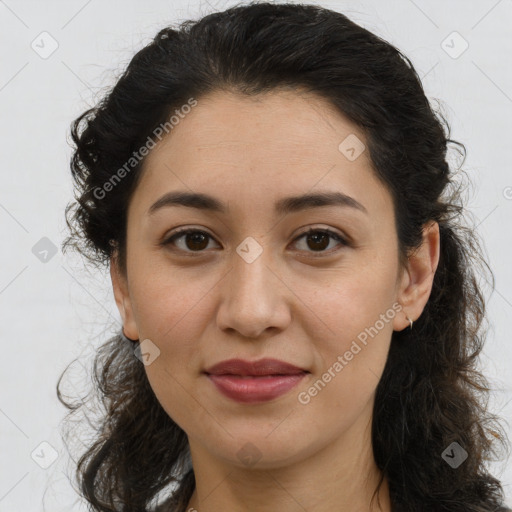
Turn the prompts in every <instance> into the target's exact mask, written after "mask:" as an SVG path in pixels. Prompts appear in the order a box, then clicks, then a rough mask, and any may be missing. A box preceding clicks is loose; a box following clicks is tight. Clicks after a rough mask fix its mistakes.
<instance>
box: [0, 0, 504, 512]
mask: <svg viewBox="0 0 512 512" xmlns="http://www.w3.org/2000/svg"><path fill="white" fill-rule="evenodd" d="M231 5H234V2H225V1H221V0H219V1H215V0H211V2H210V4H208V3H206V2H204V1H203V2H201V3H198V2H192V1H190V2H188V3H187V2H184V1H183V2H179V1H173V2H172V3H171V2H169V1H163V0H146V1H144V2H141V1H135V0H124V1H122V2H121V1H119V2H115V1H112V0H110V1H105V0H103V1H101V2H100V1H99V0H89V1H87V0H67V1H64V0H62V1H60V2H59V1H57V0H51V1H50V0H48V1H45V2H41V1H26V0H25V1H23V0H5V1H0V39H1V44H0V113H1V114H0V141H1V154H0V159H1V165H0V173H1V174H0V175H1V188H0V226H1V237H2V251H1V261H0V319H1V321H0V333H1V342H2V351H3V357H2V358H1V359H0V369H1V370H0V371H1V373H0V379H1V380H0V389H1V398H0V433H1V439H0V450H1V452H0V460H1V461H2V462H1V465H0V512H17V511H23V512H33V511H42V510H51V511H53V512H59V511H71V510H74V511H75V510H82V509H83V510H85V507H84V505H83V504H82V505H79V501H78V499H77V495H76V493H75V492H74V490H73V489H72V487H71V485H70V483H69V482H68V480H67V478H66V473H68V474H71V473H72V470H73V462H72V460H71V459H70V458H69V456H68V454H67V450H66V446H65V445H64V443H63V441H62V439H61V435H60V432H59V423H60V421H61V420H62V418H63V417H64V414H65V412H66V411H65V409H64V408H63V407H62V406H61V404H60V403H59V402H58V401H57V398H56V393H55V386H56V382H57V379H58V377H59V376H60V374H61V372H62V371H63V370H64V368H65V366H66V365H67V364H68V363H70V362H71V361H72V360H73V359H74V358H75V357H78V356H79V355H81V358H80V360H79V361H81V363H80V362H79V363H76V364H78V365H80V364H88V363H87V361H88V358H90V357H91V355H92V354H93V353H94V349H95V347H97V346H99V345H100V344H101V343H103V342H104V341H105V340H106V339H107V337H108V336H109V335H111V334H113V333H114V332H116V330H117V329H118V327H119V325H120V324H119V316H118V313H117V309H116V307H115V303H114V301H113V296H112V292H111V285H110V278H109V276H108V274H107V273H106V272H104V271H103V272H99V271H97V272H94V271H89V270H87V269H84V267H83V263H82V261H81V260H80V259H79V258H77V257H75V256H73V255H72V254H71V253H67V254H66V255H62V253H61V251H60V243H61V242H62V240H63V238H64V236H65V234H66V230H65V222H64V208H65V206H66V204H67V203H68V201H70V200H71V199H72V188H71V177H70V171H69V157H70V155H71V148H70V146H69V144H68V140H69V139H68V133H69V125H70V123H71V121H72V120H73V119H74V118H75V117H76V116H78V115H79V114H80V113H81V112H82V111H83V110H85V109H86V108H88V107H89V106H92V105H93V104H94V103H95V102H96V101H97V100H99V99H100V98H101V95H102V92H104V91H105V90H106V88H107V87H109V86H111V85H113V83H114V81H115V78H116V76H119V74H120V73H121V72H122V71H123V70H124V67H125V66H126V65H127V63H128V62H129V60H130V58H131V57H132V56H133V54H134V53H135V52H136V51H137V50H138V49H140V48H141V47H142V46H144V45H145V44H147V43H149V41H150V40H151V38H152V37H153V36H154V35H155V34H156V32H157V31H158V30H159V29H160V28H163V26H165V25H168V24H171V23H174V22H177V21H178V22H179V21H183V20H185V19H187V18H193V19H196V18H198V17H200V16H202V15H205V14H208V13H209V12H212V11H213V10H223V9H224V8H227V7H229V6H231ZM319 5H322V6H325V7H329V8H331V9H334V10H338V11H340V12H343V13H345V14H346V15H347V16H349V18H351V19H352V20H353V21H355V22H356V23H359V24H361V25H362V26H364V27H365V28H367V29H369V30H371V31H373V32H374V33H376V34H378V35H379V36H381V37H383V38H384V39H386V40H387V41H389V42H391V43H392V44H394V45H396V46H397V47H398V48H399V49H401V50H402V51H403V52H404V53H405V54H406V55H407V56H408V57H409V58H410V59H411V60H412V62H413V63H414V65H415V67H416V69H417V71H418V74H419V75H420V77H421V78H422V79H423V83H424V87H425V91H426V93H427V96H428V97H429V98H431V99H432V98H438V99H439V100H440V101H441V102H442V105H443V108H444V111H445V112H446V115H447V117H448V120H449V122H450V124H451V127H452V133H451V135H452V138H454V139H456V140H458V141H461V142H463V143H464V144H465V145H466V148H467V150H468V157H467V160H466V163H465V165H464V169H465V170H466V171H467V172H468V173H469V175H470V176H471V179H472V181H473V183H474V185H475V186H474V189H473V190H474V193H472V194H470V196H469V197H468V208H469V210H470V211H471V212H472V213H473V215H474V222H475V224H478V231H479V233H480V235H481V237H482V238H483V240H484V246H485V248H486V251H487V254H488V258H489V261H490V264H491V267H492V269H493V272H494V274H495V276H496V291H495V292H494V293H493V294H492V295H491V296H490V298H489V301H488V308H489V309H488V312H489V316H488V320H489V323H490V325H491V330H490V332H489V337H488V342H487V344H486V347H485V350H484V354H483V356H482V359H481V361H482V367H483V369H484V371H485V373H486V375H487V376H488V378H489V379H490V382H491V385H492V387H493V389H494V393H493V398H492V401H491V404H490V407H491V409H492V410H493V411H494V412H496V413H499V414H501V415H502V416H503V417H504V418H505V419H506V420H508V422H509V423H510V418H511V416H512V373H511V372H510V363H511V361H512V343H511V338H510V328H509V323H508V320H509V318H510V317H511V316H512V291H511V290H512V273H511V272H510V262H511V261H512V240H511V239H512V235H511V228H510V220H511V218H512V189H511V188H510V187H512V172H511V161H512V151H511V148H512V141H511V135H512V121H511V119H512V72H511V67H510V55H512V31H511V28H510V27H511V26H512V2H511V1H510V0H479V1H476V0H471V1H468V0H456V1H455V0H449V1H447V0H430V1H426V0H414V1H413V0H393V1H389V0H388V1H385V2H383V1H378V0H371V1H369V0H367V1H363V2H355V1H346V2H344V1H337V2H333V1H330V2H320V3H319ZM44 31H46V32H48V33H49V34H50V35H51V37H52V38H53V39H55V40H56V41H57V43H58V48H57V49H56V51H55V52H54V53H53V54H52V55H50V56H49V57H48V58H46V59H43V58H42V57H41V56H40V55H39V54H38V53H36V51H34V50H33V49H32V47H31V44H32V42H33V41H35V43H34V44H39V46H40V47H41V46H42V43H41V37H48V36H40V34H41V33H42V32H44ZM453 31H457V32H458V33H459V34H460V35H461V36H462V38H464V40H466V41H467V43H468V44H469V47H468V49H467V50H466V51H465V52H464V53H463V54H462V55H460V56H459V57H458V58H452V57H451V56H450V55H448V54H447V52H446V51H445V50H444V49H443V47H442V42H443V41H444V40H445V39H446V38H447V37H448V36H449V35H450V34H452V32H453ZM452 37H453V36H452ZM49 41H50V40H49V39H46V43H45V48H49ZM448 41H450V39H448ZM461 42H462V40H457V39H455V40H454V43H453V45H454V46H455V50H457V49H458V48H460V46H457V45H460V44H461ZM448 44H451V43H448ZM507 187H509V188H507ZM507 191H508V195H507ZM43 237H48V238H49V239H50V240H51V241H52V242H53V244H55V246H56V247H58V248H59V250H58V252H57V254H56V255H55V256H53V257H52V258H51V259H49V261H47V262H46V263H44V262H42V261H40V260H39V259H38V258H37V257H36V256H35V255H34V254H33V252H32V248H33V247H34V246H35V244H36V243H38V242H39V241H40V239H41V238H43ZM486 297H489V292H488V291H487V293H486ZM77 375H79V374H78V373H77ZM84 386H85V387H84ZM65 389H69V392H70V393H71V394H73V393H74V392H75V390H76V392H80V391H81V392H82V393H84V392H85V391H86V390H87V389H88V388H87V382H86V383H83V382H80V381H78V382H77V384H76V387H75V388H74V389H72V388H71V387H70V386H69V385H67V387H66V388H65ZM84 390H85V391H84ZM505 427H506V428H507V431H508V433H509V436H510V432H511V430H510V428H511V425H510V424H509V425H507V424H505ZM510 437H511V438H512V436H510ZM42 442H47V443H49V444H50V445H51V446H52V447H53V448H54V449H55V450H56V452H57V453H58V458H57V460H56V461H55V462H54V463H53V464H52V465H51V466H49V467H48V469H43V468H41V467H40V466H39V465H38V464H36V462H35V461H34V460H33V459H32V457H31V454H32V453H33V452H34V450H36V449H37V450H36V452H35V454H36V455H37V454H39V457H40V459H39V460H43V459H44V458H45V457H49V456H50V455H51V449H50V448H49V447H48V446H46V445H43V447H39V445H40V443H42ZM38 447H39V448H38ZM78 448H80V447H78ZM43 453H44V455H43ZM79 453H81V452H80V450H79ZM36 455H34V458H37V457H36ZM75 457H76V454H75ZM507 466H508V467H507ZM491 469H492V471H493V473H494V474H495V476H497V477H498V478H501V479H502V480H503V483H504V485H505V489H506V493H507V496H508V500H507V501H508V504H509V505H510V504H512V486H511V484H512V469H511V468H510V464H509V463H507V462H506V461H502V462H499V463H495V464H493V465H492V466H491Z"/></svg>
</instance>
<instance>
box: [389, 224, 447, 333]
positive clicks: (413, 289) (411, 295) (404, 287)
mask: <svg viewBox="0 0 512 512" xmlns="http://www.w3.org/2000/svg"><path fill="white" fill-rule="evenodd" d="M439 255H440V234H439V224H438V223H437V222H434V221H431V222H429V223H427V224H426V225H425V226H424V228H423V242H422V245H421V246H420V247H419V248H418V249H417V250H416V251H414V252H413V253H412V254H411V255H410V256H409V258H408V264H407V269H405V270H404V278H403V280H402V283H401V285H400V289H399V292H398V298H397V300H398V302H399V303H400V304H401V305H402V307H403V310H402V312H401V314H400V315H397V317H395V322H394V330H396V331H401V330H403V329H405V328H406V327H409V326H410V321H409V320H408V319H407V317H408V318H409V319H410V320H413V321H416V320H417V319H418V318H419V317H420V316H421V314H422V312H423V309H424V308H425V305H426V304H427V302H428V299H429V297H430V293H431V291H432V285H433V282H434V275H435V272H436V270H437V266H438V263H439Z"/></svg>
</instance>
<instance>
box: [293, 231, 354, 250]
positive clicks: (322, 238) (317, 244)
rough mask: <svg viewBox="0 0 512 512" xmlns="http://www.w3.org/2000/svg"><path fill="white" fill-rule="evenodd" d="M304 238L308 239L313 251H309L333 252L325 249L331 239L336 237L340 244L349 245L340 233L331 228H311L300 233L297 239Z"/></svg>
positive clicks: (307, 243) (309, 246) (309, 247)
mask: <svg viewBox="0 0 512 512" xmlns="http://www.w3.org/2000/svg"><path fill="white" fill-rule="evenodd" d="M302 238H305V239H306V241H307V242H306V246H307V248H308V249H311V251H307V252H319V253H323V252H327V253H331V252H333V251H326V250H325V249H326V248H327V247H328V246H329V243H330V240H332V239H334V240H336V241H337V242H338V243H339V244H341V245H343V246H348V245H349V244H348V242H347V241H346V240H345V239H343V238H342V237H341V236H340V235H338V233H335V232H334V231H331V230H330V229H310V230H308V231H306V233H303V234H302V235H300V236H299V237H298V238H296V240H300V239H302Z"/></svg>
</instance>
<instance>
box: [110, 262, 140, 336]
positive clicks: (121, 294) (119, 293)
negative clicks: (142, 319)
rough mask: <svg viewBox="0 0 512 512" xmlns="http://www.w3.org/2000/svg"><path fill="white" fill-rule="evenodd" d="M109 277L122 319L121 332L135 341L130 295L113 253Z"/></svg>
mask: <svg viewBox="0 0 512 512" xmlns="http://www.w3.org/2000/svg"><path fill="white" fill-rule="evenodd" d="M110 277H111V279H112V288H113V290H114V297H115V300H116V304H117V308H118V309H119V314H120V315H121V318H122V319H123V330H124V333H125V335H126V336H128V338H131V339H132V340H136V339H138V338H139V333H138V329H137V324H136V322H135V316H134V314H133V308H132V303H131V299H130V294H129V292H128V282H127V277H126V276H125V275H124V274H123V273H122V272H121V271H120V269H119V266H118V262H117V255H116V253H114V254H113V255H112V257H111V258H110Z"/></svg>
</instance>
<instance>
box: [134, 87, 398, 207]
mask: <svg viewBox="0 0 512 512" xmlns="http://www.w3.org/2000/svg"><path fill="white" fill-rule="evenodd" d="M345 141H349V142H348V144H349V145H350V144H352V145H354V141H355V142H356V145H357V144H360V147H356V150H357V151H358V152H360V151H362V152H360V154H359V156H357V158H355V159H353V158H352V159H350V158H347V155H346V153H344V150H346V146H347V143H346V142H345ZM340 145H341V146H340ZM363 145H364V146H366V140H365V136H364V133H363V132H362V130H361V129H359V128H358V127H357V126H356V125H354V124H353V123H351V122H350V121H349V120H348V119H347V118H346V117H345V116H343V115H342V114H340V113H339V112H338V111H336V110H335V108H334V107H333V106H332V105H331V104H330V103H329V102H327V101H326V100H324V99H323V98H320V97H318V96H316V95H314V94H311V93H306V92H304V91H290V90H278V91H272V92H270V93H265V94H261V95H257V96H252V97H248V96H242V95H240V94H235V93H231V92H215V93H212V94H210V95H208V96H205V97H202V98H199V99H198V102H197V105H196V106H195V107H193V108H192V109H191V111H190V112H189V113H188V114H186V115H183V116H182V118H181V119H180V121H179V123H178V124H176V125H175V126H174V127H173V129H172V130H171V131H170V132H169V134H168V135H167V136H166V137H165V138H164V139H163V140H162V141H161V142H160V143H158V144H157V146H156V147H155V148H154V149H152V150H151V151H150V153H149V154H148V156H147V157H146V160H145V162H144V171H143V176H142V179H141V181H140V183H139V187H138V188H139V192H138V197H139V199H141V200H143V202H144V203H145V207H146V210H147V208H148V207H149V206H148V202H149V201H150V200H156V199H158V198H159V197H160V196H161V195H162V194H163V193H165V192H166V191H168V190H173V189H180V190H183V189H187V188H188V189H190V191H195V192H205V191H210V192H211V191H215V194H214V195H217V196H220V197H223V198H224V199H225V201H226V202H227V201H229V202H230V203H232V202H236V201H237V198H238V200H240V202H241V203H244V202H245V200H247V201H249V202H246V203H245V204H247V206H248V207H249V206H250V205H252V207H254V204H253V203H254V202H255V201H256V202H258V201H260V202H261V201H262V200H263V198H269V200H271V201H272V203H274V202H275V201H276V200H278V198H280V197H282V196H288V195H297V194H304V193H306V192H312V191H314V188H315V187H317V188H320V189H322V190H325V189H326V188H327V189H331V190H339V191H340V192H342V193H345V194H347V195H350V196H352V197H357V198H358V200H360V202H361V203H363V204H366V203H373V204H374V206H376V207H377V206H380V207H385V205H384V204H379V201H382V200H384V201H385V200H386V198H385V197H384V196H386V191H385V190H383V187H382V185H381V184H380V182H379V181H378V180H377V179H376V178H375V176H374V174H373V170H372V169H371V162H370V158H369V155H368V150H367V148H366V149H364V150H362V149H361V148H364V146H363ZM377 196H379V197H377ZM365 197H366V198H367V199H366V200H365ZM387 199H389V198H387ZM269 204H270V203H269ZM369 206H370V207H371V204H370V205H369Z"/></svg>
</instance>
